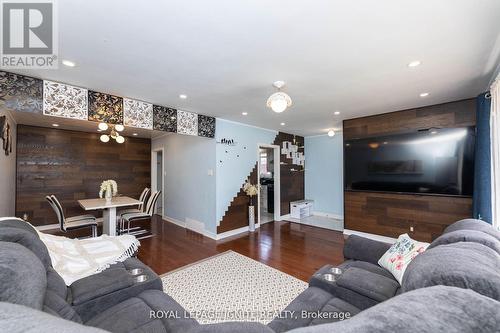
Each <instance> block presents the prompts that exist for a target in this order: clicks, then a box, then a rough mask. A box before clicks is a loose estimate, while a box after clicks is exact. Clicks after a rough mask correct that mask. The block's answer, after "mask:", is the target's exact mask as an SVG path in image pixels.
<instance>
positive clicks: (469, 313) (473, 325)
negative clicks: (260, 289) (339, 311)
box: [290, 286, 500, 333]
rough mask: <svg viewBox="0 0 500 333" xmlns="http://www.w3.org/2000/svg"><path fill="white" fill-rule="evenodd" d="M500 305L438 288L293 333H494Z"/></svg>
mask: <svg viewBox="0 0 500 333" xmlns="http://www.w3.org/2000/svg"><path fill="white" fill-rule="evenodd" d="M499 305H500V304H499V302H497V301H495V300H492V299H491V298H488V297H484V296H482V295H479V294H478V293H475V292H473V291H471V290H464V289H459V288H453V287H445V286H435V287H431V288H425V289H419V290H415V291H412V292H409V293H405V294H401V295H399V296H397V297H394V298H392V299H390V300H388V301H386V302H383V303H380V304H379V305H377V306H374V307H372V308H370V309H368V310H365V311H363V312H361V313H359V314H357V315H356V316H355V317H354V318H351V319H349V320H344V321H341V322H338V323H335V324H326V325H320V326H312V327H305V328H299V329H296V330H293V331H290V333H387V332H405V333H422V332H447V333H458V332H461V333H476V332H484V333H490V332H491V333H493V332H498V328H499V327H500V311H498V307H499Z"/></svg>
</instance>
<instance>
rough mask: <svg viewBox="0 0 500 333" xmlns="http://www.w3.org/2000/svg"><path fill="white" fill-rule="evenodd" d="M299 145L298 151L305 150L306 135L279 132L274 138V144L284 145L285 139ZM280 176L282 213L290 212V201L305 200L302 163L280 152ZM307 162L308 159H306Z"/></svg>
mask: <svg viewBox="0 0 500 333" xmlns="http://www.w3.org/2000/svg"><path fill="white" fill-rule="evenodd" d="M294 140H295V144H296V145H297V146H299V149H298V151H299V152H302V153H303V152H304V137H303V136H298V135H296V136H294V135H293V134H288V133H283V132H279V133H278V136H277V137H276V139H275V140H274V143H273V144H274V145H278V146H280V149H281V147H283V142H284V141H289V142H292V143H293V142H294ZM280 163H284V164H281V165H280V177H281V179H280V180H281V215H287V214H290V202H292V201H297V200H303V199H304V196H305V179H304V170H303V168H302V167H301V166H300V165H294V164H292V159H291V158H287V157H286V155H283V154H281V153H280ZM306 164H307V161H306Z"/></svg>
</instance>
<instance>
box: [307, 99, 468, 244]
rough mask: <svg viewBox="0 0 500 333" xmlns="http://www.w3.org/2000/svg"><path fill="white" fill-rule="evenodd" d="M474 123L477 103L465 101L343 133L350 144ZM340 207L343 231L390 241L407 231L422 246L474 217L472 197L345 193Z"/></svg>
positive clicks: (358, 124) (363, 123)
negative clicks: (432, 128)
mask: <svg viewBox="0 0 500 333" xmlns="http://www.w3.org/2000/svg"><path fill="white" fill-rule="evenodd" d="M475 124H476V100H475V99H466V100H461V101H456V102H450V103H444V104H439V105H432V106H426V107H421V108H415V109H410V110H404V111H397V112H391V113H386V114H380V115H376V116H370V117H363V118H357V119H350V120H345V121H344V132H343V134H344V140H351V139H356V138H366V137H373V136H379V135H388V134H397V133H407V132H412V131H416V130H420V129H428V128H431V127H434V128H450V127H464V126H475ZM306 163H307V161H306ZM348 167H349V166H348V165H346V166H344V169H346V168H348ZM344 206H345V207H344V227H345V228H346V229H350V230H357V231H363V232H369V233H373V234H378V235H384V236H389V237H397V236H398V235H400V234H402V233H406V232H407V233H409V234H410V236H411V237H412V238H415V239H418V240H421V241H432V240H433V239H434V238H436V237H437V236H439V235H440V234H441V233H442V232H443V230H444V228H446V226H448V225H450V224H451V223H453V222H455V221H457V220H459V219H462V218H467V217H470V216H472V198H464V197H447V196H438V195H418V194H397V193H377V192H357V191H344ZM410 227H413V228H414V232H410Z"/></svg>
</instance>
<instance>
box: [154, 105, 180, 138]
mask: <svg viewBox="0 0 500 333" xmlns="http://www.w3.org/2000/svg"><path fill="white" fill-rule="evenodd" d="M153 129H155V130H159V131H166V132H174V133H175V132H177V110H176V109H172V108H167V107H165V106H159V105H153Z"/></svg>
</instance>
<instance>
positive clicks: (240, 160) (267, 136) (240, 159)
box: [216, 119, 278, 224]
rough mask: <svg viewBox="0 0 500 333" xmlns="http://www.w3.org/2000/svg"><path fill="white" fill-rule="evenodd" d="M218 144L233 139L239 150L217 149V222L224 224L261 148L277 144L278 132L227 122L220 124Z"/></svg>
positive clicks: (224, 146) (220, 146) (217, 135)
mask: <svg viewBox="0 0 500 333" xmlns="http://www.w3.org/2000/svg"><path fill="white" fill-rule="evenodd" d="M216 128H217V130H216V141H220V140H222V139H224V138H226V139H232V140H234V141H235V142H236V145H235V146H227V145H223V144H217V147H216V164H217V168H216V169H217V172H216V174H217V177H216V197H217V200H216V201H217V209H216V220H217V224H218V223H220V221H221V220H222V217H223V216H224V213H225V211H226V209H227V208H228V207H229V204H230V203H231V201H232V199H233V197H234V196H235V195H236V194H237V193H238V191H239V190H240V187H241V185H243V183H244V182H245V179H246V177H247V176H248V175H249V174H250V172H251V171H252V168H253V167H254V166H255V163H256V162H257V158H258V145H259V144H271V143H273V141H274V139H275V137H276V135H277V134H278V132H276V131H272V130H266V129H262V128H257V127H253V126H248V125H244V124H241V123H235V122H231V121H227V120H222V119H217V120H216Z"/></svg>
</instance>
